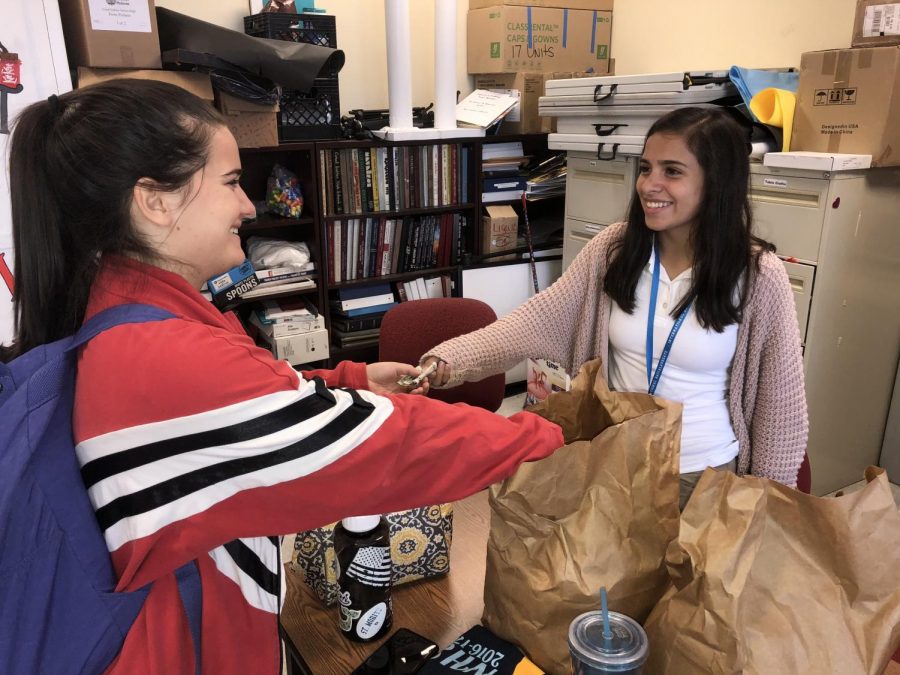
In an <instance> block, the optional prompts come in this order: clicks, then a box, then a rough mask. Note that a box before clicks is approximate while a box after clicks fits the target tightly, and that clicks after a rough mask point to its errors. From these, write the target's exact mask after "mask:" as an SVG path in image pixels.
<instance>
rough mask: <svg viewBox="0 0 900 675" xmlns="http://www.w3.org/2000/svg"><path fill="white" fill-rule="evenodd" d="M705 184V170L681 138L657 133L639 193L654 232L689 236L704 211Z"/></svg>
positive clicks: (651, 140)
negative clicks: (700, 213) (701, 206)
mask: <svg viewBox="0 0 900 675" xmlns="http://www.w3.org/2000/svg"><path fill="white" fill-rule="evenodd" d="M703 185H704V173H703V169H702V168H701V167H700V164H699V163H698V162H697V158H696V157H695V156H694V154H693V153H692V152H691V151H690V150H689V149H688V146H687V144H686V143H685V142H684V139H683V138H682V137H681V136H679V135H675V134H668V133H656V134H653V135H652V136H650V137H649V138H648V139H647V142H646V144H645V145H644V154H643V155H641V161H640V169H639V174H638V179H637V184H636V191H637V194H638V197H639V198H640V200H641V206H642V207H643V209H644V218H645V220H646V223H647V227H648V228H649V229H650V230H652V231H654V232H667V233H669V234H670V235H674V236H679V235H689V234H690V230H691V228H692V227H693V226H694V224H695V222H696V220H697V215H698V213H699V212H700V203H701V201H702V199H703Z"/></svg>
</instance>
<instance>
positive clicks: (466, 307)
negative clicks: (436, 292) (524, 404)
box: [378, 298, 506, 412]
mask: <svg viewBox="0 0 900 675" xmlns="http://www.w3.org/2000/svg"><path fill="white" fill-rule="evenodd" d="M496 320H497V315H496V314H495V313H494V310H493V309H491V308H490V306H489V305H487V304H485V303H484V302H481V300H473V299H471V298H429V299H427V300H410V301H408V302H402V303H400V304H399V305H397V306H396V307H393V308H392V309H391V310H389V311H388V313H387V314H385V315H384V319H382V321H381V334H380V337H379V338H378V359H379V360H380V361H400V362H403V363H412V364H418V363H419V359H420V358H421V356H422V355H423V354H424V353H425V352H427V351H428V350H429V349H431V348H432V347H434V346H436V345H438V344H439V343H441V342H443V341H444V340H449V339H450V338H453V337H457V336H458V335H463V334H465V333H470V332H472V331H473V330H477V329H478V328H482V327H484V326H487V325H488V324H489V323H493V322H494V321H496ZM505 388H506V378H505V376H504V374H503V373H500V374H499V375H491V376H489V377H486V378H485V379H483V380H481V381H480V382H466V383H464V384H461V385H459V386H458V387H452V388H451V389H430V390H429V392H428V395H429V396H430V397H432V398H435V399H438V400H440V401H445V402H447V403H468V404H469V405H475V406H479V407H481V408H485V409H487V410H490V411H491V412H494V411H496V410H497V408H499V407H500V404H501V403H502V402H503V394H504V391H505Z"/></svg>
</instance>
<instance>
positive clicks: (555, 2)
mask: <svg viewBox="0 0 900 675" xmlns="http://www.w3.org/2000/svg"><path fill="white" fill-rule="evenodd" d="M498 5H512V6H519V7H561V8H565V9H589V10H590V9H600V10H605V11H607V12H611V11H613V0H469V9H482V8H484V7H496V6H498Z"/></svg>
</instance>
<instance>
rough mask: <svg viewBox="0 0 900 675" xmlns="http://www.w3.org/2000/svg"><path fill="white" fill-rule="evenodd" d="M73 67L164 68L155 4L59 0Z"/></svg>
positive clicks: (145, 1)
mask: <svg viewBox="0 0 900 675" xmlns="http://www.w3.org/2000/svg"><path fill="white" fill-rule="evenodd" d="M59 13H60V17H61V19H62V26H63V35H64V36H65V40H66V52H67V53H68V55H69V65H70V66H72V67H73V68H74V67H76V66H91V67H93V68H160V67H161V66H162V62H161V61H160V58H159V33H157V30H156V7H155V6H154V5H153V0H59Z"/></svg>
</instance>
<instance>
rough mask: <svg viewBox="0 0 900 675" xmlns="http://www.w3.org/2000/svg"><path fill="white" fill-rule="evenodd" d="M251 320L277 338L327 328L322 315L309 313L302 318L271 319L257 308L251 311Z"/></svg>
mask: <svg viewBox="0 0 900 675" xmlns="http://www.w3.org/2000/svg"><path fill="white" fill-rule="evenodd" d="M249 321H250V323H251V324H253V325H254V326H256V328H257V330H259V331H260V332H262V333H265V334H266V335H267V336H268V337H275V338H280V337H287V336H289V335H299V334H300V333H309V332H312V331H315V330H322V329H324V328H325V322H324V320H323V319H322V317H321V316H314V315H312V314H307V315H306V316H305V317H303V318H302V319H300V318H297V319H295V320H291V321H269V320H266V319H265V318H264V317H263V313H262V311H261V310H255V311H253V312H250V314H249Z"/></svg>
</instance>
